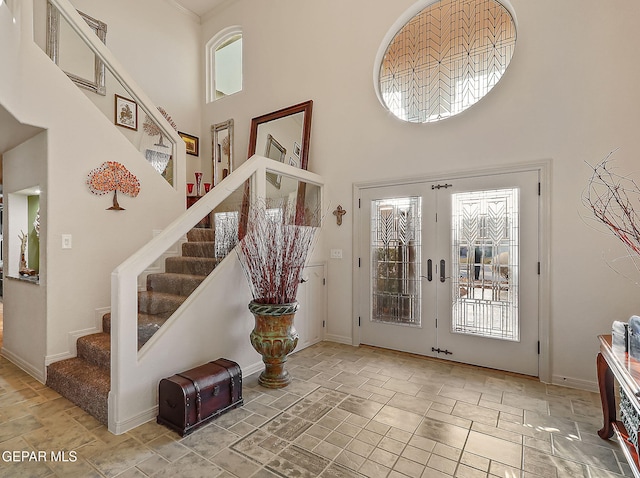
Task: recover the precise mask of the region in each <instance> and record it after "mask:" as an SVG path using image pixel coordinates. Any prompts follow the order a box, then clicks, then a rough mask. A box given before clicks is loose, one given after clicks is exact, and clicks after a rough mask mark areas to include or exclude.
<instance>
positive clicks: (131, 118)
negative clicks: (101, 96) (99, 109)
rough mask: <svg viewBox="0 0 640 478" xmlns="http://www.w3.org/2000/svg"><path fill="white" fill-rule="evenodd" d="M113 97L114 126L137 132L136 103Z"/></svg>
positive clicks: (120, 97) (118, 96) (127, 99)
mask: <svg viewBox="0 0 640 478" xmlns="http://www.w3.org/2000/svg"><path fill="white" fill-rule="evenodd" d="M115 97H116V101H115V103H116V112H115V118H114V122H115V124H116V125H118V126H122V127H123V128H129V129H132V130H134V131H138V103H136V102H135V101H133V100H130V99H129V98H124V97H123V96H120V95H115Z"/></svg>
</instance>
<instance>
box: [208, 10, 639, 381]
mask: <svg viewBox="0 0 640 478" xmlns="http://www.w3.org/2000/svg"><path fill="white" fill-rule="evenodd" d="M413 4H414V1H413V0H398V1H394V2H388V1H384V0H351V1H349V2H344V1H340V0H325V1H322V2H300V1H297V0H279V1H277V2H251V1H250V0H238V1H237V2H234V3H233V4H231V5H229V6H227V7H226V8H224V9H222V10H221V11H219V12H218V13H217V15H215V16H213V17H211V18H209V19H208V20H207V21H206V22H205V23H204V24H203V34H202V45H201V46H202V48H204V44H205V43H206V42H207V41H208V39H209V38H211V37H212V36H213V35H215V34H216V33H217V32H218V31H220V30H221V29H223V28H226V27H228V26H230V25H240V26H241V27H242V29H243V33H244V37H243V47H244V68H245V70H244V90H243V91H242V92H241V93H238V94H236V95H232V96H229V97H226V98H223V99H221V100H218V101H215V102H213V103H211V104H209V105H207V106H206V108H205V111H204V115H203V125H202V130H203V131H205V130H206V129H207V128H208V127H209V126H210V125H211V124H214V123H218V122H220V121H224V120H226V119H228V118H233V119H234V121H235V134H236V144H235V147H236V161H237V162H236V164H238V162H241V161H242V160H244V158H245V157H246V154H245V153H244V151H246V145H247V144H248V134H249V126H250V120H251V118H252V117H255V116H259V115H261V114H264V113H267V112H270V111H274V110H277V109H280V108H282V107H285V106H289V105H293V104H296V103H299V102H301V101H305V100H308V99H312V100H313V101H314V111H313V125H312V135H311V151H310V160H309V169H310V170H312V171H314V172H316V173H318V174H321V175H322V176H323V177H324V178H325V180H326V181H327V187H326V192H327V197H328V199H329V201H331V203H332V204H333V206H334V207H335V206H336V205H337V204H342V205H343V207H345V208H346V209H350V208H349V207H348V205H350V204H351V203H352V202H351V201H352V197H351V196H352V185H353V183H356V182H361V181H373V180H383V179H391V178H404V177H408V176H415V175H430V174H440V173H444V172H449V171H459V170H467V169H475V168H478V167H484V166H499V165H511V164H518V163H523V162H527V161H534V160H544V159H551V161H552V173H551V183H550V184H545V185H544V186H543V187H547V188H551V211H550V212H551V231H550V238H549V239H550V246H551V257H549V258H543V261H546V260H548V261H549V264H550V270H549V282H550V287H551V297H550V304H549V311H550V325H551V334H550V340H551V346H550V355H551V356H550V357H549V358H550V362H551V370H550V373H551V375H552V376H553V379H554V380H555V381H558V382H564V383H568V384H570V385H575V386H583V387H592V386H593V385H594V382H595V378H596V376H595V354H596V352H597V349H598V343H597V339H596V336H597V335H598V334H601V333H606V332H607V331H608V330H609V329H610V327H611V322H612V321H613V320H626V319H627V318H628V317H629V316H630V315H631V314H633V313H638V312H640V301H639V300H638V292H639V291H638V289H637V287H636V286H634V285H633V284H631V282H630V281H628V280H626V279H624V278H623V277H621V276H620V275H619V274H617V273H615V272H614V271H613V270H612V269H611V268H610V267H608V265H607V264H606V262H605V261H604V260H603V259H602V255H603V253H606V254H607V255H610V256H616V255H622V254H624V250H623V248H622V246H621V245H619V243H618V242H617V241H616V240H615V239H613V238H612V237H610V236H609V235H606V234H601V233H599V232H596V231H594V230H593V229H592V228H590V227H589V226H588V225H586V224H585V221H584V220H583V219H582V217H581V215H586V216H589V213H588V211H586V210H585V209H584V208H583V206H582V204H581V193H582V190H583V189H584V187H585V185H586V182H587V179H588V178H589V176H590V174H589V168H588V167H587V166H586V165H585V164H584V161H589V162H592V163H595V162H597V161H599V160H600V159H601V158H602V157H604V156H605V155H606V154H607V153H608V152H609V151H611V150H612V149H614V148H618V147H619V148H621V150H620V151H619V153H618V154H617V155H616V158H617V166H619V167H620V168H621V171H624V172H634V171H637V166H636V165H635V156H636V154H637V153H636V151H637V150H638V148H639V147H640V135H638V134H637V129H638V122H639V117H638V108H637V105H638V103H639V100H640V93H638V88H637V83H638V79H639V76H640V63H639V62H636V61H633V58H635V57H636V56H637V55H636V51H635V50H636V47H635V36H636V35H635V29H636V25H637V22H638V20H640V4H637V3H634V2H625V3H624V4H620V5H616V7H615V8H612V7H611V5H609V4H607V3H605V2H588V3H587V4H586V5H585V3H584V2H581V1H579V0H564V1H562V2H557V1H554V0H538V1H535V2H531V1H527V0H512V1H511V5H512V7H513V10H514V12H515V19H516V22H517V27H518V40H517V45H516V50H515V54H514V57H513V59H512V62H511V65H510V66H509V69H508V70H507V73H506V75H505V76H504V78H503V79H502V81H501V82H500V83H499V84H498V86H497V87H496V88H494V90H493V91H491V92H490V94H489V95H488V97H487V98H485V99H484V100H482V101H481V102H479V103H478V104H477V105H475V106H474V107H473V108H471V109H470V110H468V111H467V112H465V113H464V114H462V115H460V116H458V117H455V118H451V119H448V120H446V121H443V122H441V123H436V124H425V125H415V124H407V123H403V122H401V121H399V120H397V119H395V118H394V117H393V116H392V115H391V114H389V113H388V112H387V111H386V110H385V109H384V108H383V107H382V106H381V105H380V103H379V102H378V100H377V98H376V95H375V92H374V88H373V81H372V77H373V71H374V64H373V63H374V59H375V56H376V53H377V51H378V49H379V47H380V45H381V41H382V39H383V38H384V36H385V35H386V34H387V33H388V31H389V29H390V28H391V26H392V24H393V23H394V22H395V21H396V20H397V19H398V18H399V17H400V16H401V15H402V14H403V12H404V11H405V10H407V9H408V8H409V7H411V6H412V5H413ZM279 26H280V27H281V28H279ZM285 26H286V27H285ZM275 59H277V61H275ZM203 154H204V153H203ZM203 157H207V158H208V157H210V151H207V153H206V156H203ZM331 209H333V208H331ZM353 217H354V215H353V211H348V214H347V216H345V217H344V222H343V225H342V226H341V227H337V226H336V224H335V221H332V220H329V221H327V222H326V226H325V228H324V231H323V237H322V241H321V243H320V244H321V247H322V251H321V252H322V254H323V256H324V257H328V252H329V249H331V248H340V249H343V250H344V259H343V260H341V261H339V260H329V266H328V281H327V285H328V294H329V297H330V298H331V300H330V301H329V306H328V307H329V309H328V314H327V316H328V329H327V336H328V337H331V338H334V339H336V340H344V341H349V342H350V341H351V340H352V339H353V340H356V341H357V337H355V338H354V337H352V333H351V327H352V300H354V295H353V293H352V264H353V261H354V260H356V258H354V256H353V251H352V240H351V238H352V232H353V224H352V220H353ZM330 219H333V218H332V217H331V218H330ZM637 278H638V277H637V275H636V279H637ZM564 379H566V380H564Z"/></svg>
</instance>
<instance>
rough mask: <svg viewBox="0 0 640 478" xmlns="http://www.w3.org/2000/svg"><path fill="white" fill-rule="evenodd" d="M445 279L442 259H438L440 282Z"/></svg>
mask: <svg viewBox="0 0 640 478" xmlns="http://www.w3.org/2000/svg"><path fill="white" fill-rule="evenodd" d="M444 281H445V273H444V259H440V282H444Z"/></svg>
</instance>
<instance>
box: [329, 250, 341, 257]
mask: <svg viewBox="0 0 640 478" xmlns="http://www.w3.org/2000/svg"><path fill="white" fill-rule="evenodd" d="M331 259H342V249H331Z"/></svg>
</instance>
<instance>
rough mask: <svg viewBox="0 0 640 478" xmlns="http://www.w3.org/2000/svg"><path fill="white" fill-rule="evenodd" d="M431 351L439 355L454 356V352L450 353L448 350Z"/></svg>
mask: <svg viewBox="0 0 640 478" xmlns="http://www.w3.org/2000/svg"><path fill="white" fill-rule="evenodd" d="M431 351H432V352H436V353H439V354H445V355H453V352H449V351H448V350H441V349H440V347H438V348H435V347H431Z"/></svg>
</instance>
